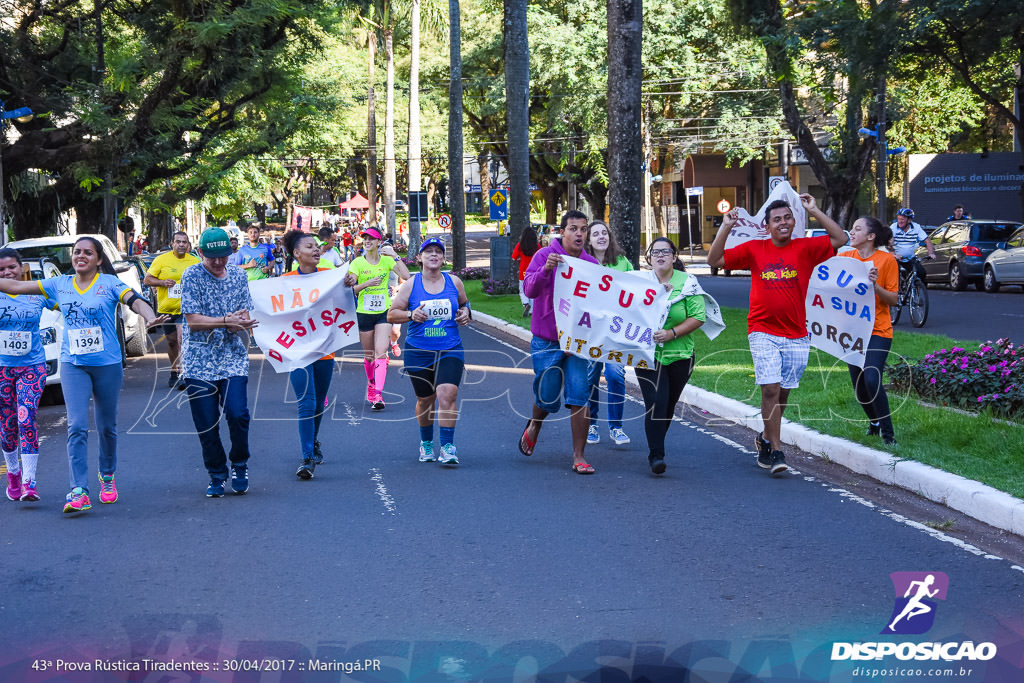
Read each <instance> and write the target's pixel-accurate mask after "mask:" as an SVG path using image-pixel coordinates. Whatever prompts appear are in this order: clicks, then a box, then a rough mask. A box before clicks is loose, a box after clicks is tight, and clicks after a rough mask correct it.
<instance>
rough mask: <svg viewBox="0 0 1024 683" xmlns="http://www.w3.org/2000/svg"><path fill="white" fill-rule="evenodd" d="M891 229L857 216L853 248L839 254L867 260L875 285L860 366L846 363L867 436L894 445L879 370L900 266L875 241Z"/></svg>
mask: <svg viewBox="0 0 1024 683" xmlns="http://www.w3.org/2000/svg"><path fill="white" fill-rule="evenodd" d="M890 239H892V231H891V230H890V229H889V228H887V227H885V226H884V225H882V223H881V222H880V221H879V220H878V219H877V218H873V217H871V216H861V217H860V218H858V219H857V220H856V221H855V222H854V224H853V229H852V230H850V246H851V247H853V249H850V250H849V251H844V252H843V253H841V254H839V255H840V256H845V257H848V258H853V259H857V260H858V261H863V262H867V263H870V264H871V270H870V271H868V279H869V280H871V282H872V284H873V286H874V289H875V327H874V329H873V330H872V331H871V339H870V340H869V341H868V348H867V349H866V350H865V352H864V367H863V368H860V367H857V366H856V365H850V366H849V368H850V379H851V380H853V390H854V393H855V394H856V395H857V402H858V403H860V407H861V408H863V409H864V412H865V414H867V416H868V420H869V421H870V424H869V426H868V436H881V437H882V442H883V443H884V444H885V445H886V446H895V445H896V437H895V435H894V431H893V427H892V415H890V414H889V397H888V396H887V395H886V393H885V384H884V383H883V381H882V372H883V371H884V370H885V362H886V360H888V358H889V350H890V349H891V348H892V316H891V315H890V314H889V306H893V305H895V304H896V301H897V298H898V294H897V290H898V289H899V286H900V267H899V263H897V261H896V258H895V257H894V256H893V255H892V254H890V253H888V252H885V251H879V250H878V248H877V246H876V245H886V244H889V240H890Z"/></svg>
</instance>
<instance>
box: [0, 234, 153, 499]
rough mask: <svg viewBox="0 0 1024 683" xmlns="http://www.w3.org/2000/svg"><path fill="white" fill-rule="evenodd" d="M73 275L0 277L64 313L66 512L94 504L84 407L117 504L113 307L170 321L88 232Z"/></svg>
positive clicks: (117, 376)
mask: <svg viewBox="0 0 1024 683" xmlns="http://www.w3.org/2000/svg"><path fill="white" fill-rule="evenodd" d="M71 266H72V268H73V269H74V271H75V273H74V275H70V274H69V275H61V276H59V277H53V278H47V279H45V280H40V281H38V282H18V281H16V280H4V279H0V292H4V293H6V294H42V295H44V296H46V297H48V298H49V299H52V300H53V301H55V302H57V304H58V305H59V306H60V310H61V313H63V314H64V339H63V346H62V347H61V356H60V374H61V385H62V386H61V388H62V389H63V391H64V403H65V407H66V408H67V411H68V464H69V466H70V470H71V477H70V478H71V492H70V493H68V495H67V498H66V502H65V505H64V512H67V513H73V512H81V511H84V510H88V509H89V508H91V507H92V504H91V502H90V500H89V460H88V446H89V404H90V401H91V403H92V406H93V412H94V414H95V419H96V430H97V431H98V432H99V437H100V438H99V445H100V459H99V481H100V502H101V503H114V502H117V485H116V484H115V482H114V471H115V470H116V469H117V405H118V399H119V397H120V394H121V382H122V380H123V379H124V371H123V369H122V367H121V344H120V341H119V340H118V336H117V307H118V305H119V304H120V303H124V304H125V305H127V306H128V307H129V308H131V309H132V310H133V311H135V312H136V313H138V314H139V315H141V316H142V317H143V318H144V319H145V321H146V326H147V328H148V327H152V326H153V325H159V324H163V323H165V322H167V321H168V320H170V316H166V315H163V316H159V317H158V316H157V315H156V314H155V313H153V309H152V308H151V307H150V305H149V302H147V301H146V300H145V299H143V298H142V296H140V295H139V294H138V293H136V292H135V291H133V290H132V288H131V287H129V286H128V285H126V284H125V283H123V282H121V280H119V279H118V278H117V275H115V274H114V272H115V271H114V266H113V264H111V263H110V259H108V258H107V256H106V254H105V253H103V247H102V245H101V244H100V243H99V241H98V240H96V239H94V238H92V237H79V238H78V240H77V241H76V242H75V244H74V247H73V248H72V251H71Z"/></svg>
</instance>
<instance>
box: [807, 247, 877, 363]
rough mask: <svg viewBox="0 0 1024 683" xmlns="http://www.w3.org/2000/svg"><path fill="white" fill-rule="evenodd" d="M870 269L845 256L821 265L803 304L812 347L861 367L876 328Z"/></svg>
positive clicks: (866, 265) (815, 269)
mask: <svg viewBox="0 0 1024 683" xmlns="http://www.w3.org/2000/svg"><path fill="white" fill-rule="evenodd" d="M871 267H872V264H871V263H866V262H863V261H858V260H857V259H852V258H846V257H843V256H833V257H832V258H830V259H829V260H827V261H825V262H823V263H819V264H818V265H817V266H815V267H814V273H813V274H812V275H811V281H810V284H809V285H808V287H807V298H806V299H805V302H804V303H805V304H806V308H807V332H808V334H810V335H811V346H814V347H815V348H818V349H821V350H822V351H824V352H825V353H827V354H829V355H832V356H835V357H836V358H838V359H839V360H841V361H843V362H844V363H849V364H850V365H856V366H858V367H861V368H862V367H864V355H865V353H866V352H867V348H868V342H869V341H870V340H871V331H872V330H873V329H874V327H875V288H874V286H873V285H872V283H871V281H870V280H868V271H869V270H870V269H871Z"/></svg>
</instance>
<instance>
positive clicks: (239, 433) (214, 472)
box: [185, 377, 249, 481]
mask: <svg viewBox="0 0 1024 683" xmlns="http://www.w3.org/2000/svg"><path fill="white" fill-rule="evenodd" d="M248 388H249V378H248V377H228V378H226V379H219V380H217V381H216V382H209V381H207V380H204V379H195V378H193V377H186V378H185V390H186V391H187V392H188V405H189V408H190V409H191V410H192V422H193V423H195V426H196V432H197V433H198V434H199V443H200V445H201V446H202V448H203V464H204V465H206V471H207V472H209V473H210V479H218V480H220V481H224V480H225V479H227V478H228V465H227V457H228V456H227V455H225V453H224V446H223V444H221V442H220V415H221V411H223V412H224V417H225V418H226V419H227V422H228V434H229V435H230V437H231V454H230V457H231V464H232V465H233V466H234V465H245V464H246V463H247V462H249V397H248Z"/></svg>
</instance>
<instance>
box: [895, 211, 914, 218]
mask: <svg viewBox="0 0 1024 683" xmlns="http://www.w3.org/2000/svg"><path fill="white" fill-rule="evenodd" d="M896 215H897V216H906V217H907V218H909V219H910V220H914V210H913V209H910V208H906V209H900V210H899V211H897V212H896Z"/></svg>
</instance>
